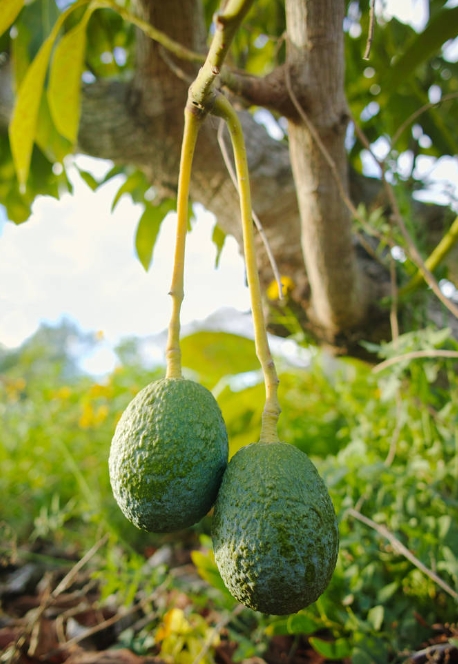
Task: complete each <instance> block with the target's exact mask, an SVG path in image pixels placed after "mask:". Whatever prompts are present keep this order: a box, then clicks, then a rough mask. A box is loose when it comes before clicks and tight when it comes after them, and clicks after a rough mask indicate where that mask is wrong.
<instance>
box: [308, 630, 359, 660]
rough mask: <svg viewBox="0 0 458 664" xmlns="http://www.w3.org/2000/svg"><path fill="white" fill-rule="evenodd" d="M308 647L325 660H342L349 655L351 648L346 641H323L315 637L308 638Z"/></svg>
mask: <svg viewBox="0 0 458 664" xmlns="http://www.w3.org/2000/svg"><path fill="white" fill-rule="evenodd" d="M309 641H310V645H311V646H312V648H313V649H314V650H315V651H316V652H317V653H318V654H319V655H323V657H326V658H327V659H343V658H344V657H349V655H351V650H352V649H351V646H350V644H349V642H348V641H347V639H337V640H336V641H323V639H319V638H318V637H317V636H311V637H310V638H309Z"/></svg>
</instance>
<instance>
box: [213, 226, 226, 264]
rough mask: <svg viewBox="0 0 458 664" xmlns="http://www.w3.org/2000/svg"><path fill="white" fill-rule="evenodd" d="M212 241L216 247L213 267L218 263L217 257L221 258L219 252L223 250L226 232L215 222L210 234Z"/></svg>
mask: <svg viewBox="0 0 458 664" xmlns="http://www.w3.org/2000/svg"><path fill="white" fill-rule="evenodd" d="M212 242H213V244H214V245H215V247H216V256H215V268H217V267H218V265H219V259H220V258H221V252H222V251H223V247H224V243H225V242H226V233H225V232H224V231H223V230H222V229H221V228H220V227H219V226H218V224H215V227H214V229H213V234H212Z"/></svg>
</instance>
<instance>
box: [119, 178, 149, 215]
mask: <svg viewBox="0 0 458 664" xmlns="http://www.w3.org/2000/svg"><path fill="white" fill-rule="evenodd" d="M149 186H150V185H149V182H148V181H147V179H146V176H145V174H144V173H143V172H142V171H139V170H135V171H134V172H133V173H130V174H129V175H128V176H127V177H126V179H125V181H124V182H123V184H122V185H121V186H120V187H119V189H118V191H117V192H116V194H115V197H114V198H113V202H112V204H111V211H112V212H113V210H114V209H115V207H116V206H117V204H118V203H119V201H120V200H121V196H123V195H124V194H130V195H131V197H132V200H133V201H134V202H136V203H138V202H140V201H143V197H144V194H145V192H146V190H147V189H148V188H149Z"/></svg>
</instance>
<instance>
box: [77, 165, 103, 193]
mask: <svg viewBox="0 0 458 664" xmlns="http://www.w3.org/2000/svg"><path fill="white" fill-rule="evenodd" d="M78 173H79V174H80V176H81V179H82V180H84V181H85V183H86V184H87V186H88V187H89V188H90V189H92V191H95V190H96V189H97V188H98V187H99V185H100V183H99V182H98V181H97V180H96V179H95V177H94V176H93V175H92V173H89V171H83V170H82V169H81V168H78Z"/></svg>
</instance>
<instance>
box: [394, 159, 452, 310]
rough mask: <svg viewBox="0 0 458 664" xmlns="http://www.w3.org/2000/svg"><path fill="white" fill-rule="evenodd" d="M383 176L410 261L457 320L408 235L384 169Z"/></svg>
mask: <svg viewBox="0 0 458 664" xmlns="http://www.w3.org/2000/svg"><path fill="white" fill-rule="evenodd" d="M383 171H384V175H383V184H384V186H385V190H386V193H387V195H388V198H389V201H390V204H391V209H392V213H393V217H394V220H395V221H396V224H397V225H398V228H399V230H400V231H401V233H402V236H403V238H404V240H405V243H406V245H407V248H408V251H409V254H410V257H411V258H412V260H413V261H414V262H415V264H416V265H417V267H418V269H419V270H420V272H421V274H422V276H423V279H424V280H425V281H426V283H427V284H428V286H429V287H430V288H431V290H432V291H433V293H434V294H435V295H436V297H437V298H438V299H439V300H440V301H441V302H442V304H443V305H444V306H445V307H446V308H447V309H448V310H449V311H450V313H451V314H453V315H454V316H455V318H458V307H456V306H455V305H454V304H453V302H451V301H450V300H449V299H448V298H447V297H446V296H445V295H444V293H443V292H442V291H441V289H440V286H439V284H438V283H437V280H436V279H435V277H434V276H433V274H432V273H431V272H430V270H428V268H427V267H426V265H425V262H424V260H423V258H422V257H421V255H420V252H419V251H418V249H417V247H416V245H415V243H414V241H413V240H412V238H411V237H410V233H409V231H408V230H407V226H406V225H405V223H404V219H403V218H402V215H401V212H400V210H399V206H398V202H397V200H396V196H395V195H394V191H393V187H392V186H391V184H390V183H389V182H388V180H387V179H386V177H385V169H383Z"/></svg>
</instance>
